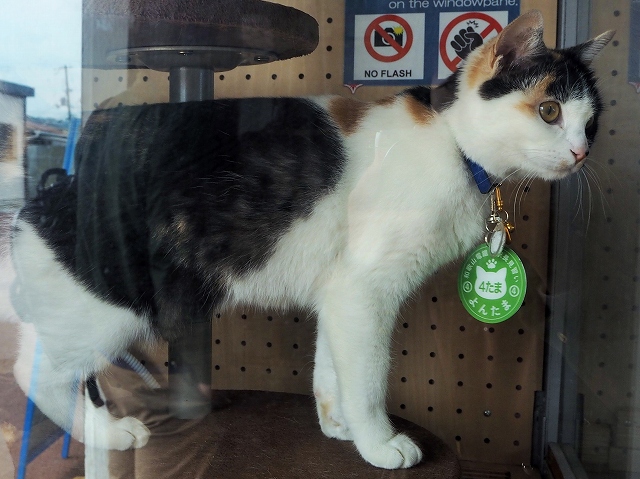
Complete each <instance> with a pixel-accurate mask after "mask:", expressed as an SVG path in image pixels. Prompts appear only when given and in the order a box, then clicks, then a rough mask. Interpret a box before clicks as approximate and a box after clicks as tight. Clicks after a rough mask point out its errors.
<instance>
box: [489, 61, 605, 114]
mask: <svg viewBox="0 0 640 479" xmlns="http://www.w3.org/2000/svg"><path fill="white" fill-rule="evenodd" d="M556 53H557V54H558V56H554V55H552V54H551V53H550V52H547V53H545V54H541V55H537V56H536V57H535V60H536V61H534V62H529V63H527V65H528V66H527V67H514V68H511V69H507V70H504V71H502V72H500V73H498V74H497V75H496V76H495V77H493V78H491V79H490V80H487V81H486V82H484V83H483V84H482V85H481V86H480V96H481V97H482V98H483V99H484V100H493V99H496V98H500V97H502V96H504V95H508V94H509V93H512V92H514V91H518V90H525V89H527V88H530V87H531V86H533V85H535V84H536V83H537V82H539V81H541V80H543V79H544V78H545V77H546V76H547V75H552V76H553V77H554V78H555V80H554V81H553V82H552V83H551V84H550V85H549V87H548V88H547V92H548V93H549V95H550V96H552V97H554V98H556V99H557V100H558V101H560V102H566V101H567V100H569V98H570V97H572V96H575V95H578V96H585V97H587V98H592V99H595V100H596V104H594V107H598V106H599V105H598V104H597V103H598V100H599V98H600V97H599V95H598V91H597V89H596V81H595V76H594V74H593V72H592V71H591V70H590V69H589V68H588V67H586V66H585V65H584V64H583V63H582V62H581V61H580V60H579V59H578V57H577V56H575V55H573V54H571V53H570V52H567V51H564V50H559V51H557V52H556ZM600 108H601V106H600Z"/></svg>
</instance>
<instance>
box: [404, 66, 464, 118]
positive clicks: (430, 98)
mask: <svg viewBox="0 0 640 479" xmlns="http://www.w3.org/2000/svg"><path fill="white" fill-rule="evenodd" d="M458 77H459V73H458V71H456V72H455V73H453V74H452V75H450V76H449V78H447V79H446V80H445V81H444V83H442V84H441V85H439V86H438V87H436V88H431V87H427V86H416V87H412V88H409V89H407V90H405V91H403V92H402V93H400V95H410V96H412V97H413V98H415V99H416V100H418V101H419V102H420V103H422V104H423V105H425V106H428V107H430V108H433V109H434V110H435V111H437V112H440V111H442V110H444V109H446V108H447V107H448V106H449V105H451V104H452V103H453V102H454V101H455V100H456V98H457V94H456V90H457V88H458Z"/></svg>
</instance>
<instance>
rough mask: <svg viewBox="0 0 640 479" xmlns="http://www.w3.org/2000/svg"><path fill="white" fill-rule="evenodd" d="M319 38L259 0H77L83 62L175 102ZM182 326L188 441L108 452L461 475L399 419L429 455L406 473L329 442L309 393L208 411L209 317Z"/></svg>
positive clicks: (172, 359) (246, 400) (175, 388)
mask: <svg viewBox="0 0 640 479" xmlns="http://www.w3.org/2000/svg"><path fill="white" fill-rule="evenodd" d="M317 45H318V24H317V22H316V20H315V19H314V18H312V17H311V16H309V15H307V14H305V13H303V12H301V11H299V10H296V9H294V8H290V7H285V6H282V5H278V4H275V3H269V2H264V1H261V0H85V1H84V12H83V66H84V67H85V68H98V69H122V68H149V69H153V70H159V71H166V72H169V85H170V92H169V93H170V94H169V98H170V101H171V102H186V101H199V100H206V99H212V98H213V92H214V86H213V76H214V75H213V73H214V72H217V71H227V70H231V69H233V68H235V67H237V66H243V65H254V64H262V63H269V62H272V61H276V60H285V59H288V58H293V57H296V56H302V55H307V54H309V53H311V52H312V51H314V50H315V48H316V46H317ZM186 319H187V320H188V318H186ZM187 330H188V334H187V335H186V336H185V338H184V339H182V340H180V341H177V342H174V343H172V344H171V345H170V347H169V389H170V397H171V401H170V402H171V412H172V415H173V417H174V418H184V419H187V418H190V419H193V418H198V419H197V420H196V422H197V427H194V428H193V436H191V437H188V438H187V437H183V438H178V437H174V436H179V435H180V434H181V432H180V431H178V432H177V433H176V434H172V433H171V432H170V431H169V432H167V434H160V435H159V436H155V435H152V437H151V439H150V442H149V444H148V445H147V446H146V447H144V448H142V449H139V450H130V451H124V452H113V453H112V454H113V455H115V456H116V457H117V456H118V455H120V454H122V455H129V454H131V455H135V456H136V463H138V457H139V456H147V458H148V461H145V460H143V462H147V463H148V464H149V465H150V467H152V468H153V467H154V466H153V464H154V462H155V463H156V464H159V463H158V462H157V461H154V458H155V459H161V458H163V457H165V456H166V454H167V453H168V452H169V451H172V452H171V455H172V456H176V457H177V456H180V457H181V458H182V459H184V460H185V461H186V459H187V457H188V456H189V454H187V451H186V450H185V451H184V452H185V455H184V457H183V456H181V455H180V454H181V453H180V450H181V449H182V448H188V449H189V450H190V451H191V453H192V454H193V453H194V451H196V454H197V456H198V457H193V459H194V461H193V463H191V464H192V465H193V464H195V463H197V462H199V461H198V459H200V462H206V463H208V465H209V466H210V467H211V468H212V469H213V470H215V471H217V472H216V474H217V476H216V477H233V478H244V477H251V478H260V477H283V478H295V477H301V478H302V477H304V478H305V479H306V478H309V479H311V478H319V477H331V478H338V477H353V478H367V479H369V478H378V477H379V478H382V477H385V478H412V477H416V478H417V477H420V478H426V479H428V478H434V479H435V478H438V479H447V478H452V479H453V478H458V477H460V467H459V465H458V461H457V459H456V456H455V454H454V453H453V452H452V451H451V450H450V449H449V448H448V447H447V446H446V445H445V444H444V443H443V442H442V441H441V440H439V439H438V438H436V437H435V436H433V435H432V434H431V433H429V432H428V431H426V430H425V429H423V428H421V427H419V426H417V425H415V424H412V423H409V422H408V421H405V420H402V419H398V418H396V420H395V421H396V424H397V425H398V427H400V428H401V429H402V430H403V431H406V432H408V433H409V434H410V435H411V436H413V437H414V438H415V439H416V440H417V441H418V442H419V444H420V445H421V447H422V448H423V451H424V454H425V459H424V461H423V462H422V463H421V464H420V465H418V466H416V467H414V468H411V469H406V470H399V471H386V470H381V469H376V468H374V467H373V466H370V465H369V464H367V463H366V462H365V461H364V460H363V459H362V458H361V457H360V456H359V454H358V453H357V452H356V450H355V447H354V446H353V445H352V444H351V443H349V442H344V441H337V440H330V439H327V438H326V437H325V436H324V435H323V434H322V432H321V431H320V427H319V425H318V422H317V418H316V413H315V407H314V403H313V398H310V397H307V396H298V395H291V394H283V393H266V392H234V393H230V398H231V400H230V401H229V404H228V406H227V407H223V408H220V409H217V410H216V411H215V412H213V413H211V414H207V413H209V411H210V404H209V403H208V401H202V400H200V399H198V398H199V393H198V392H197V390H198V388H197V385H198V384H200V385H201V386H202V385H203V384H210V382H211V338H212V333H211V323H210V322H208V323H194V322H191V323H190V324H189V326H188V328H187ZM171 421H178V419H171ZM177 429H179V428H177ZM203 438H204V441H203V440H202V439H203ZM181 439H182V440H181ZM196 444H197V447H194V445H196ZM187 462H190V461H187ZM160 463H162V461H160ZM185 466H186V467H187V469H188V468H189V465H188V464H185ZM165 472H166V471H165ZM149 474H150V475H147V476H148V477H159V476H157V475H154V473H153V472H152V471H149ZM220 474H222V475H220ZM176 477H177V476H176ZM183 477H186V476H183Z"/></svg>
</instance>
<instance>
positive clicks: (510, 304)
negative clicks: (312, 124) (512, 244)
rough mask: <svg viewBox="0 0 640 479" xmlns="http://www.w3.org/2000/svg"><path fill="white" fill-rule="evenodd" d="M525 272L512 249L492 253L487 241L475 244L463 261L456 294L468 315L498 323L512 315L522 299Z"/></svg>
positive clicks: (520, 304) (525, 287) (525, 286)
mask: <svg viewBox="0 0 640 479" xmlns="http://www.w3.org/2000/svg"><path fill="white" fill-rule="evenodd" d="M526 292H527V275H526V273H525V271H524V266H523V265H522V261H520V258H518V255H517V254H515V253H514V252H513V251H512V250H511V249H509V248H504V249H503V250H502V252H501V253H500V254H499V255H496V256H491V253H490V252H489V247H488V246H487V245H486V244H482V245H480V246H478V247H477V248H476V249H475V250H473V251H472V252H471V254H469V256H467V259H466V260H465V261H464V263H462V267H461V268H460V273H459V275H458V294H459V295H460V300H461V301H462V304H463V305H464V307H465V309H466V310H467V311H468V312H469V314H470V315H471V316H473V317H474V318H476V319H477V320H478V321H482V322H483V323H501V322H502V321H505V320H507V319H509V318H510V317H511V316H513V315H514V314H515V313H516V312H517V311H518V309H520V306H522V303H523V301H524V295H525V293H526Z"/></svg>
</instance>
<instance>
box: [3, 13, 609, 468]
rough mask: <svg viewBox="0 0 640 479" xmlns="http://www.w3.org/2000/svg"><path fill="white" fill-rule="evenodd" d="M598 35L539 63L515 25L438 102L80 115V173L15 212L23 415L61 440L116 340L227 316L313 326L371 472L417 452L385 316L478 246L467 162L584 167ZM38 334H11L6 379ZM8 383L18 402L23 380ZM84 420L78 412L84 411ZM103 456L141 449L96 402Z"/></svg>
mask: <svg viewBox="0 0 640 479" xmlns="http://www.w3.org/2000/svg"><path fill="white" fill-rule="evenodd" d="M612 36H613V32H606V33H604V34H602V35H600V36H598V37H596V38H595V39H593V40H590V41H588V42H586V43H584V44H582V45H579V46H576V47H573V48H569V49H566V50H552V49H547V48H546V47H545V45H544V43H543V41H542V16H541V14H540V13H539V12H536V11H532V12H529V13H526V14H524V15H522V16H520V17H519V18H518V19H516V20H515V21H514V22H513V23H511V24H510V25H508V26H507V27H505V28H504V29H503V30H502V32H501V33H500V34H499V35H498V36H497V37H495V38H493V39H491V40H489V41H487V42H486V43H484V44H483V45H481V46H479V47H478V48H476V49H475V50H473V51H472V52H471V53H470V54H469V55H468V56H467V58H466V59H465V61H464V62H463V63H462V64H461V67H460V69H459V70H458V72H456V73H455V74H454V75H453V76H452V77H451V78H450V79H449V80H447V81H446V82H445V83H444V84H443V85H442V86H440V87H438V88H433V89H432V88H428V87H415V88H410V89H408V90H406V91H404V92H403V93H401V94H399V95H397V96H394V97H392V98H389V99H386V100H383V101H378V102H374V103H360V102H357V101H354V100H351V99H345V98H342V97H321V98H311V99H293V98H269V99H267V98H263V99H242V100H219V101H210V102H199V103H184V104H168V105H146V106H135V107H120V108H116V109H113V110H103V111H97V112H95V113H94V114H93V115H92V117H91V118H90V119H89V121H88V123H87V125H86V127H85V129H84V132H83V135H82V138H81V139H80V142H79V144H78V147H77V156H76V165H77V166H76V175H75V176H74V177H73V178H71V179H70V180H69V181H67V182H66V183H61V184H60V185H57V186H56V187H54V188H53V189H52V190H47V191H45V192H44V193H43V194H42V195H41V196H40V197H39V198H37V199H36V200H35V201H33V202H31V203H29V204H28V205H27V206H26V207H25V208H24V209H23V210H22V211H21V212H20V214H19V215H18V216H17V218H16V220H15V223H14V226H13V231H12V257H13V262H14V265H15V269H16V272H17V279H16V285H15V287H14V295H13V297H14V304H15V309H16V311H18V313H19V315H20V316H21V318H22V319H23V320H24V321H25V322H26V323H32V325H33V328H34V330H35V334H36V335H37V337H38V338H39V339H40V341H41V344H42V351H41V359H40V368H39V375H38V384H37V388H35V392H34V391H33V389H32V392H31V394H32V396H33V400H34V401H35V402H36V404H37V405H38V406H39V407H40V408H41V409H42V410H43V412H45V413H46V414H47V415H48V416H49V417H51V418H52V419H53V420H54V421H56V422H57V423H58V424H60V425H61V426H63V427H64V428H66V429H71V428H72V427H75V428H76V429H77V431H75V433H76V435H77V436H78V437H81V436H82V427H81V424H80V425H78V423H77V422H76V423H75V425H72V421H71V418H70V417H69V411H70V410H71V408H70V406H69V400H70V391H72V390H73V387H74V386H73V385H74V384H75V382H76V378H77V377H78V376H80V375H92V374H94V373H96V372H98V371H100V370H102V369H103V368H105V367H106V366H107V364H108V363H109V361H110V360H112V359H113V358H117V357H118V356H120V355H121V354H123V353H124V352H125V351H126V349H127V347H128V346H130V345H131V344H132V342H134V341H137V340H149V341H152V340H154V339H155V338H159V337H161V338H164V339H169V340H170V339H172V338H175V337H176V336H178V335H179V334H180V331H181V328H183V327H184V323H185V321H187V320H186V319H185V318H191V319H193V318H196V319H203V318H204V319H206V318H209V317H210V316H211V314H212V313H213V312H214V311H217V310H219V309H220V308H222V307H223V306H227V305H232V304H236V303H253V304H257V305H260V306H264V307H269V308H274V307H289V306H297V307H306V308H309V309H311V310H313V311H314V312H315V313H317V316H318V326H317V346H316V353H315V369H314V378H313V391H314V394H315V397H316V402H317V411H318V418H319V422H320V427H321V429H322V431H323V432H324V434H325V435H327V436H328V437H332V438H337V439H343V440H350V441H354V443H355V445H356V447H357V449H358V451H359V452H360V454H361V455H362V457H363V458H364V459H365V460H366V461H368V462H370V463H371V464H373V465H375V466H378V467H382V468H388V469H394V468H406V467H410V466H412V465H414V464H417V463H418V462H420V460H421V458H422V452H421V451H420V449H419V448H418V447H417V445H416V444H415V443H414V442H413V441H412V440H411V439H410V438H409V437H407V436H406V435H404V434H402V433H398V432H396V431H394V430H393V428H392V426H391V424H390V422H389V420H388V418H387V414H386V411H385V397H386V391H387V373H388V370H389V367H390V352H389V350H390V341H391V334H392V331H393V329H394V320H395V317H396V314H397V313H398V309H399V307H400V305H401V303H402V302H403V301H404V300H405V299H406V298H407V297H408V295H410V293H411V292H412V291H413V290H414V289H415V288H416V287H417V286H418V285H419V284H420V283H421V282H423V281H424V280H425V279H426V278H428V277H429V276H430V275H431V274H432V273H433V272H434V271H435V270H436V269H438V268H439V267H441V266H442V265H444V264H446V263H448V262H450V261H452V260H454V259H456V258H458V257H460V256H461V255H463V254H464V253H465V252H467V251H469V250H470V249H471V248H472V247H474V246H475V245H477V244H478V243H479V242H481V241H482V238H483V234H484V219H485V218H486V216H487V214H488V211H486V208H487V206H486V205H487V201H486V196H484V195H483V194H482V193H481V192H480V191H479V189H478V187H477V185H476V182H475V181H474V174H472V173H471V171H472V170H471V169H470V165H475V169H474V170H473V171H478V168H479V169H480V170H482V171H486V173H487V174H488V175H489V176H490V177H492V178H493V179H495V180H496V181H501V180H503V179H505V178H522V177H537V178H542V179H546V180H555V179H559V178H563V177H565V176H567V175H570V174H571V173H574V172H576V171H578V170H579V169H580V168H581V167H582V166H583V165H584V163H585V161H586V157H587V155H588V154H589V148H590V146H591V144H592V142H593V141H594V137H595V135H596V131H597V128H598V117H599V115H600V113H601V111H602V101H601V98H600V95H599V93H598V90H597V88H596V79H595V78H594V74H593V72H592V71H591V70H590V68H589V65H590V63H591V61H592V60H593V58H594V57H595V55H596V54H598V53H599V52H600V50H601V49H602V48H604V46H605V45H606V44H607V43H608V42H609V40H610V39H611V38H612ZM33 341H34V337H33V336H32V335H25V336H24V338H23V340H22V347H21V353H20V357H19V358H18V362H17V365H16V370H17V371H19V370H20V368H24V366H21V364H23V363H24V357H25V355H26V351H28V349H29V347H31V346H33V344H32V343H33ZM21 386H22V387H23V389H24V390H25V391H28V390H29V388H28V386H29V385H28V384H25V381H22V384H21ZM87 413H89V411H88V412H87ZM91 414H96V415H98V418H96V419H94V420H99V421H102V426H101V429H102V430H103V431H105V433H106V434H105V439H104V444H101V445H102V446H105V447H110V448H116V449H126V448H129V447H140V446H143V445H144V444H145V443H146V441H147V438H148V430H147V429H146V427H145V426H144V424H142V423H141V422H140V421H139V420H138V419H135V418H132V417H127V418H123V419H118V420H116V419H115V418H112V417H110V416H109V415H108V414H107V412H106V411H105V410H104V408H100V409H96V410H95V411H93V412H91Z"/></svg>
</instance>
